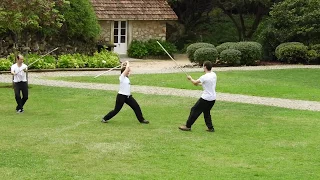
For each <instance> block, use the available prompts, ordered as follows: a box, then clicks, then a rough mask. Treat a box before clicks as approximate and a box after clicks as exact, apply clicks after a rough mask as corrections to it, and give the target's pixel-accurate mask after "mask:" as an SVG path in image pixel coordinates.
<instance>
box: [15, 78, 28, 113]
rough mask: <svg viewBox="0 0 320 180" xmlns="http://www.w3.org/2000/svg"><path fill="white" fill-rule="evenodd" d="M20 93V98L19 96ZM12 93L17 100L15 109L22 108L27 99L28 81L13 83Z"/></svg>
mask: <svg viewBox="0 0 320 180" xmlns="http://www.w3.org/2000/svg"><path fill="white" fill-rule="evenodd" d="M21 93H22V98H21ZM14 95H15V98H16V102H17V107H16V110H19V109H23V106H24V104H25V103H26V102H27V100H28V83H27V82H16V83H14Z"/></svg>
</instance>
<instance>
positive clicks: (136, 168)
mask: <svg viewBox="0 0 320 180" xmlns="http://www.w3.org/2000/svg"><path fill="white" fill-rule="evenodd" d="M0 85H1V87H3V85H4V84H0ZM115 96H116V92H110V91H100V90H82V89H69V88H55V87H42V86H35V85H31V88H30V98H29V100H28V102H27V104H26V106H25V113H24V114H16V113H15V111H14V110H15V100H14V96H13V90H12V89H9V88H0V98H1V104H0V105H1V106H0V107H1V121H0V122H1V126H0V132H1V136H0V137H1V138H0V144H1V146H0V174H1V179H11V180H14V179H166V180H167V179H174V180H175V179H319V178H320V172H319V168H318V167H319V162H320V151H319V148H320V146H319V126H320V121H319V119H320V112H311V111H300V110H289V109H284V108H276V107H268V106H259V105H249V104H239V103H229V102H219V101H218V102H217V103H216V105H215V107H214V108H213V110H212V117H213V119H214V124H215V128H216V132H215V133H208V132H206V131H205V125H204V120H203V117H202V116H200V118H199V119H198V120H197V121H196V123H195V125H194V126H193V129H192V132H182V131H179V130H178V128H177V127H178V126H179V125H181V124H183V123H184V122H185V120H186V118H187V117H188V114H189V111H190V108H191V106H192V105H193V104H194V103H195V101H196V100H197V99H195V98H182V97H170V96H155V95H144V94H134V97H135V98H136V100H137V101H138V102H139V104H140V106H141V108H142V111H143V113H144V116H145V117H146V119H148V120H150V122H151V123H150V124H148V125H144V124H139V123H138V121H137V120H136V119H135V116H134V113H133V111H132V110H131V109H130V108H129V107H128V106H126V105H125V106H124V108H123V109H122V110H121V111H120V113H119V114H118V115H117V116H115V117H114V119H112V120H111V121H110V122H109V123H107V124H102V123H100V119H101V117H102V116H103V115H104V114H105V113H107V112H108V111H109V110H111V109H112V108H113V106H114V102H115Z"/></svg>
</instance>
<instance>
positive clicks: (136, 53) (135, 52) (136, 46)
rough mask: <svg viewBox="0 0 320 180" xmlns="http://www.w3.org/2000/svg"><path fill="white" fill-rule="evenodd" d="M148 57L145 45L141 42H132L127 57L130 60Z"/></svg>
mask: <svg viewBox="0 0 320 180" xmlns="http://www.w3.org/2000/svg"><path fill="white" fill-rule="evenodd" d="M147 55H148V49H147V47H146V44H145V43H144V42H142V41H136V40H134V41H132V42H131V44H130V47H129V49H128V56H129V57H131V58H139V59H142V58H144V57H146V56H147Z"/></svg>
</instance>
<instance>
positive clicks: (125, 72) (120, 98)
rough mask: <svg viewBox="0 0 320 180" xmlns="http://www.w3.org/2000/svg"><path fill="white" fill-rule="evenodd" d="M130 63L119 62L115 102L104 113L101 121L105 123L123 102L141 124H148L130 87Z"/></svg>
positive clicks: (116, 112)
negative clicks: (110, 108) (118, 82)
mask: <svg viewBox="0 0 320 180" xmlns="http://www.w3.org/2000/svg"><path fill="white" fill-rule="evenodd" d="M129 75H130V64H129V61H126V62H123V63H122V64H121V75H120V77H119V81H120V84H119V91H118V94H117V97H116V104H115V107H114V109H113V110H111V111H110V112H109V113H108V114H107V115H105V116H104V117H103V118H102V120H101V122H102V123H107V122H109V121H110V119H111V118H113V117H114V116H115V115H116V114H118V113H119V111H120V110H121V109H122V107H123V105H124V103H126V104H127V105H129V106H130V107H131V109H132V110H133V111H134V113H135V115H136V117H137V119H138V121H139V122H140V123H142V124H149V121H147V120H145V118H144V117H143V115H142V111H141V108H140V106H139V104H138V102H137V101H136V100H135V99H134V98H133V96H132V94H131V89H130V79H129Z"/></svg>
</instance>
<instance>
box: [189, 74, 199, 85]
mask: <svg viewBox="0 0 320 180" xmlns="http://www.w3.org/2000/svg"><path fill="white" fill-rule="evenodd" d="M187 79H188V80H190V82H191V83H192V84H193V85H195V86H198V85H201V81H200V80H199V79H198V80H194V79H193V78H192V77H191V76H190V75H188V76H187Z"/></svg>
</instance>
